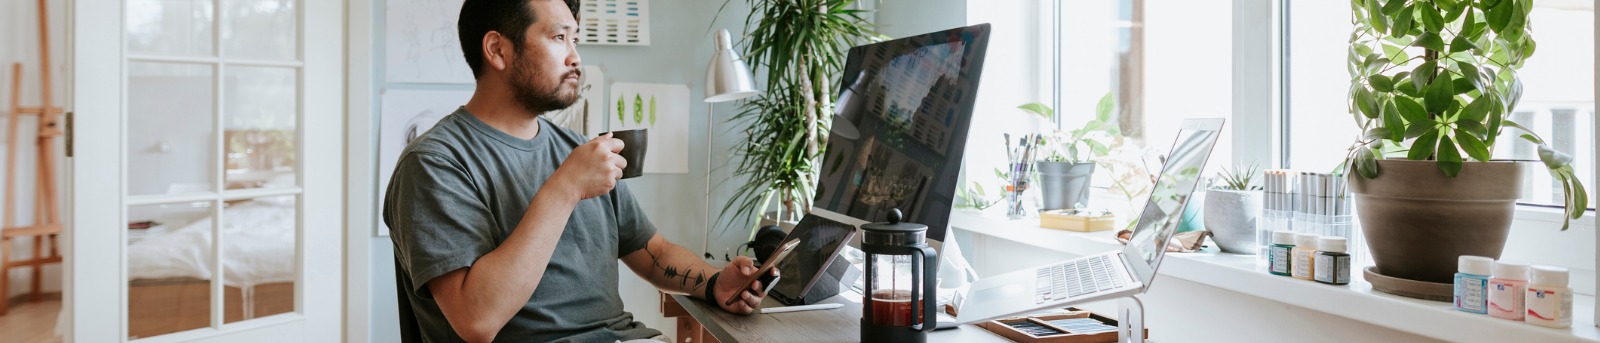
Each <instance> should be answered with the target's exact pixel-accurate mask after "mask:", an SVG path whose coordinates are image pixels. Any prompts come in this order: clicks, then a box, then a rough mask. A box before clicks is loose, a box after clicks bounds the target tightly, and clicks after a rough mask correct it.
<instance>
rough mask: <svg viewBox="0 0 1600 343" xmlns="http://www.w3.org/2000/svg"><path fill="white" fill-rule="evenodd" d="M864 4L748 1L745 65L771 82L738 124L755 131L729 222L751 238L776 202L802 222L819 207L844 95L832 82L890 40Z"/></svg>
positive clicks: (743, 152) (743, 146)
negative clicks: (823, 165)
mask: <svg viewBox="0 0 1600 343" xmlns="http://www.w3.org/2000/svg"><path fill="white" fill-rule="evenodd" d="M857 1H858V0H751V1H748V2H749V5H750V14H749V15H748V16H746V17H745V27H746V28H748V31H747V32H746V33H745V38H744V58H745V60H746V61H748V62H749V63H750V67H751V68H754V71H755V72H756V73H757V74H758V75H765V76H766V80H765V83H764V84H763V87H761V88H762V89H763V90H764V92H763V93H762V94H761V95H759V96H757V97H755V98H753V99H752V100H749V101H746V102H744V103H743V106H742V107H741V111H740V112H739V114H737V115H736V116H734V118H733V120H734V121H736V122H739V123H741V124H742V125H747V126H746V128H745V130H744V133H745V139H744V140H743V141H741V142H739V143H738V146H737V147H736V148H735V149H736V151H735V153H734V155H735V156H734V157H735V158H737V159H738V164H737V167H736V168H735V169H734V170H733V174H734V177H733V178H730V179H729V180H737V181H738V182H742V183H740V184H739V186H738V188H737V189H736V190H735V191H734V195H733V198H731V199H728V202H727V204H725V205H724V206H723V210H722V212H723V216H722V221H723V222H724V223H730V224H733V225H732V226H731V227H748V228H750V229H751V230H750V236H751V238H754V236H755V225H754V224H755V223H757V218H759V216H760V215H761V213H762V212H763V211H764V210H766V209H767V208H769V207H770V206H771V205H772V201H773V200H777V201H778V204H779V206H780V207H781V208H782V209H783V211H781V212H780V213H783V214H784V217H787V218H783V219H788V220H799V218H800V217H799V215H798V214H800V213H803V211H808V210H809V209H810V208H811V198H812V196H813V194H815V193H816V183H817V175H818V172H819V171H820V168H819V167H820V165H819V161H818V158H819V157H820V156H822V154H823V149H824V148H826V147H827V135H828V129H829V127H830V126H829V125H830V124H831V123H832V118H833V100H834V98H836V97H837V96H838V95H837V94H835V91H836V89H835V87H834V85H832V84H830V81H832V80H833V78H834V77H835V76H836V75H839V74H840V73H841V70H842V69H843V67H844V62H845V58H846V57H847V56H846V55H845V54H846V52H848V49H849V48H850V47H851V46H853V45H857V44H861V43H867V42H874V41H878V40H882V39H883V38H884V37H883V36H882V35H880V34H878V33H877V32H875V31H873V26H872V23H871V22H870V21H867V20H866V19H864V18H863V17H862V15H864V14H866V13H868V11H866V10H862V9H857V8H856V7H857V6H856V2H857ZM730 2H731V0H730V1H725V2H724V3H723V6H724V7H726V6H727V5H728V3H730ZM719 12H720V10H719Z"/></svg>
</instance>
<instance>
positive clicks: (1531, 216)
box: [1516, 205, 1594, 230]
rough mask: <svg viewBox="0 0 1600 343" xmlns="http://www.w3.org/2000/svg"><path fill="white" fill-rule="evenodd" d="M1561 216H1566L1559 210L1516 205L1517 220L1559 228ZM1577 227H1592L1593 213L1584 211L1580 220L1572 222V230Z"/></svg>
mask: <svg viewBox="0 0 1600 343" xmlns="http://www.w3.org/2000/svg"><path fill="white" fill-rule="evenodd" d="M1563 216H1566V213H1565V211H1563V210H1562V209H1559V208H1549V207H1539V206H1524V205H1517V214H1516V218H1517V220H1531V221H1540V222H1549V223H1555V224H1556V227H1557V228H1559V227H1560V225H1561V218H1562V217H1563ZM1579 227H1588V228H1593V227H1594V211H1585V212H1584V213H1583V217H1582V218H1578V219H1573V220H1572V229H1577V228H1579ZM1569 230H1571V229H1569Z"/></svg>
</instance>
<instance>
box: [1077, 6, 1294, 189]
mask: <svg viewBox="0 0 1600 343" xmlns="http://www.w3.org/2000/svg"><path fill="white" fill-rule="evenodd" d="M1059 4H1060V6H1059V7H1058V8H1057V9H1056V15H1055V17H1056V19H1055V22H1056V25H1055V26H1056V27H1055V28H1054V29H1055V30H1056V37H1057V39H1056V42H1055V43H1056V44H1055V49H1056V51H1055V54H1056V56H1057V58H1058V59H1057V61H1058V62H1057V64H1056V66H1057V73H1056V77H1057V81H1056V82H1055V84H1056V87H1055V89H1056V99H1055V100H1056V102H1057V104H1056V107H1057V112H1058V113H1061V114H1062V116H1061V118H1062V123H1061V125H1062V128H1063V129H1074V128H1078V127H1081V126H1082V125H1083V124H1084V123H1085V122H1087V121H1089V120H1092V119H1094V118H1093V116H1092V113H1094V112H1093V111H1094V109H1095V105H1096V102H1097V101H1098V100H1099V99H1100V98H1101V97H1102V96H1104V95H1105V94H1107V93H1110V94H1112V97H1113V99H1115V103H1116V110H1115V113H1116V114H1117V121H1118V124H1119V126H1120V127H1121V130H1122V135H1123V136H1124V138H1125V145H1126V146H1125V147H1124V149H1120V150H1121V153H1120V154H1119V153H1116V152H1114V156H1111V157H1112V160H1116V161H1117V162H1118V163H1117V164H1121V167H1118V166H1115V165H1113V166H1109V167H1108V166H1106V164H1102V167H1101V168H1099V170H1097V171H1096V175H1095V177H1094V182H1095V186H1096V187H1097V188H1098V187H1107V188H1114V187H1115V186H1114V185H1113V184H1112V182H1113V181H1114V180H1121V179H1129V180H1130V181H1131V178H1129V177H1130V175H1128V174H1129V173H1130V172H1132V171H1131V170H1127V169H1134V168H1145V169H1156V168H1159V167H1160V165H1159V162H1156V161H1155V160H1151V161H1150V162H1149V163H1145V161H1142V160H1143V159H1147V158H1149V157H1154V156H1157V155H1161V154H1165V153H1166V152H1167V150H1168V148H1169V147H1170V145H1171V144H1172V140H1173V137H1175V136H1176V135H1177V132H1178V127H1179V125H1180V124H1181V123H1182V122H1183V119H1186V118H1205V117H1220V118H1227V119H1230V121H1231V119H1232V118H1231V117H1232V115H1231V113H1232V92H1233V87H1232V75H1233V70H1232V58H1233V52H1232V38H1233V36H1232V30H1233V27H1232V16H1233V12H1232V7H1231V6H1228V5H1226V3H1221V4H1219V3H1214V2H1204V1H1150V0H1099V1H1063V2H1060V3H1059ZM1228 127H1232V125H1231V123H1230V124H1229V125H1228ZM1225 130H1227V131H1228V132H1225V133H1224V135H1223V136H1222V138H1221V139H1219V140H1218V141H1217V145H1216V148H1215V149H1213V150H1212V151H1213V152H1212V154H1211V159H1210V160H1211V162H1210V163H1209V169H1210V170H1213V171H1215V170H1219V169H1220V168H1221V167H1224V166H1227V167H1230V168H1231V167H1232V165H1234V164H1243V165H1248V164H1250V163H1253V162H1257V161H1234V160H1233V158H1232V155H1233V138H1232V134H1231V130H1228V129H1225ZM1257 163H1260V164H1263V165H1264V164H1265V163H1266V161H1259V162H1257ZM1108 169H1109V170H1108ZM1206 174H1207V175H1210V174H1212V173H1211V172H1208V173H1206ZM1097 193H1099V192H1097ZM1112 193H1117V191H1116V190H1115V189H1113V190H1112ZM1120 198H1121V197H1120V196H1117V197H1115V198H1112V199H1107V200H1120ZM1095 201H1096V202H1097V203H1094V204H1091V206H1092V207H1109V208H1112V209H1113V210H1123V209H1121V208H1119V207H1124V206H1127V207H1136V206H1138V205H1140V204H1142V203H1143V199H1142V198H1139V197H1135V198H1133V199H1128V201H1127V202H1128V203H1129V204H1119V203H1104V202H1099V201H1101V200H1095ZM1118 202H1121V201H1118Z"/></svg>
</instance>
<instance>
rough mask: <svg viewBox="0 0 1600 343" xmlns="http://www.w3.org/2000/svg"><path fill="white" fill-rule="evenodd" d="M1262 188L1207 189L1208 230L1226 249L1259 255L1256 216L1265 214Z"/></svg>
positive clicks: (1223, 248) (1223, 249) (1206, 215)
mask: <svg viewBox="0 0 1600 343" xmlns="http://www.w3.org/2000/svg"><path fill="white" fill-rule="evenodd" d="M1261 197H1262V194H1261V191H1235V190H1225V189H1210V190H1206V197H1205V199H1206V200H1205V204H1206V205H1205V216H1204V217H1205V222H1206V230H1211V235H1212V238H1213V239H1214V240H1215V241H1216V242H1217V247H1219V248H1222V252H1225V253H1230V254H1243V255H1255V254H1256V251H1257V249H1259V248H1260V247H1259V246H1258V245H1257V244H1258V243H1257V241H1256V219H1257V218H1260V217H1261Z"/></svg>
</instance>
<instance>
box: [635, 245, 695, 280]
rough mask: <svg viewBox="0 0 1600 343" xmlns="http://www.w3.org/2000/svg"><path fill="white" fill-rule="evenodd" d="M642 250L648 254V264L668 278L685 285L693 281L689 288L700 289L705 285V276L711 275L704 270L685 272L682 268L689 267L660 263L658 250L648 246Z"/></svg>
mask: <svg viewBox="0 0 1600 343" xmlns="http://www.w3.org/2000/svg"><path fill="white" fill-rule="evenodd" d="M644 252H645V253H646V254H650V265H651V267H652V268H655V269H657V270H660V271H661V274H662V275H666V276H667V278H668V279H677V280H678V285H679V286H687V285H690V284H691V283H693V287H692V288H690V290H695V289H700V287H701V286H704V285H705V283H706V278H709V277H711V275H707V274H706V273H705V272H704V271H699V270H695V271H691V272H687V273H686V272H684V270H685V269H689V268H683V269H680V268H678V267H675V266H666V265H662V264H661V254H662V253H661V252H658V251H651V250H650V248H649V247H645V249H644Z"/></svg>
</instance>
